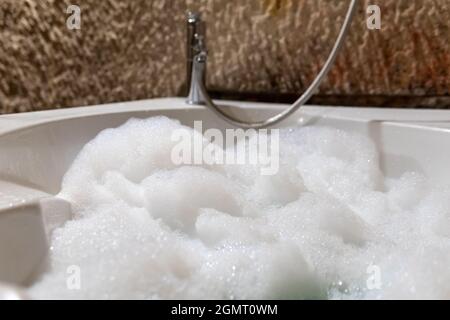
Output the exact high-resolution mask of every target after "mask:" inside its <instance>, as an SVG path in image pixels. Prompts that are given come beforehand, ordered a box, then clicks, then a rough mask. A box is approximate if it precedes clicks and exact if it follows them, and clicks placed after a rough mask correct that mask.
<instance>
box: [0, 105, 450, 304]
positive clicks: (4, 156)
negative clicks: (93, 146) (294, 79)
mask: <svg viewBox="0 0 450 320" xmlns="http://www.w3.org/2000/svg"><path fill="white" fill-rule="evenodd" d="M217 102H218V103H219V104H222V105H226V107H227V108H228V109H229V112H231V113H234V114H239V115H240V116H243V117H246V118H252V119H254V118H259V117H262V118H264V117H266V116H269V115H271V114H274V113H276V112H278V111H279V110H281V109H283V108H286V107H287V106H286V105H281V104H265V103H248V102H245V103H244V102H233V101H217ZM156 115H165V116H168V117H171V118H174V119H178V120H180V121H181V122H182V123H183V124H185V125H189V126H193V123H194V121H195V120H202V121H203V127H204V129H208V128H218V129H221V130H224V129H226V128H229V127H230V125H228V124H226V123H224V122H223V121H221V120H220V119H218V118H217V117H216V116H215V115H214V114H213V113H212V112H211V111H209V110H207V109H205V108H203V107H201V106H192V105H187V104H185V102H184V99H183V98H164V99H152V100H144V101H136V102H127V103H117V104H109V105H99V106H90V107H81V108H72V109H63V110H53V111H42V112H33V113H24V114H12V115H4V116H0V283H3V284H5V285H6V286H5V285H4V286H2V285H0V297H1V296H2V294H3V297H8V296H12V297H15V296H18V297H20V295H19V294H18V293H17V294H15V293H14V292H15V291H14V290H12V289H11V288H12V287H11V286H12V285H14V286H15V287H25V286H28V285H30V284H32V283H33V281H34V280H35V279H36V277H37V276H38V275H39V274H40V272H41V270H42V269H43V266H45V257H46V256H47V251H48V248H49V236H50V234H51V232H52V230H54V229H55V228H57V227H59V226H61V225H63V224H64V223H65V221H67V220H68V219H70V218H71V208H70V204H69V203H67V202H65V201H63V200H61V199H58V198H56V197H55V196H54V195H55V194H57V193H58V192H59V189H60V185H61V180H62V177H63V175H64V173H65V172H66V171H67V169H68V168H69V166H70V165H71V163H72V161H73V159H74V158H75V156H76V155H77V153H78V152H79V151H80V149H81V148H82V147H83V146H84V144H85V143H86V142H88V141H89V140H91V139H92V138H93V137H94V136H95V135H96V134H97V133H98V132H100V131H101V130H103V129H105V128H109V127H116V126H118V125H120V124H122V123H124V122H125V121H127V120H128V119H129V118H131V117H138V118H146V117H151V116H156ZM311 125H314V126H316V125H320V126H322V125H326V126H332V127H336V128H341V129H346V130H349V131H357V132H360V133H362V134H364V135H367V136H369V137H370V138H372V139H373V140H374V141H375V143H376V145H377V147H378V149H379V152H380V155H381V156H380V167H381V168H382V171H383V172H384V174H385V175H386V176H388V177H399V176H400V175H401V174H402V173H404V172H406V171H412V170H413V171H418V172H422V173H423V174H425V175H426V176H427V177H428V178H429V180H430V181H431V182H432V183H434V184H436V185H439V184H443V183H446V182H448V181H449V179H450V169H449V164H450V111H446V110H404V109H375V108H346V107H318V106H307V107H303V108H301V110H299V111H298V112H297V113H296V114H294V115H293V116H291V117H290V119H288V120H286V121H285V122H283V123H282V126H283V127H287V126H311ZM2 288H3V289H2ZM5 288H6V289H5Z"/></svg>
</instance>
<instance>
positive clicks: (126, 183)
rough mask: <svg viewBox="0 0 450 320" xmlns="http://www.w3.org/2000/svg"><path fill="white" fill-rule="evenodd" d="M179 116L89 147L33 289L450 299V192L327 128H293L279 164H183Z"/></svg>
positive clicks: (86, 293)
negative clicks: (383, 164) (176, 161)
mask: <svg viewBox="0 0 450 320" xmlns="http://www.w3.org/2000/svg"><path fill="white" fill-rule="evenodd" d="M179 127H180V124H178V123H177V122H175V121H172V120H169V119H167V118H162V117H160V118H151V119H147V120H130V121H129V122H127V123H126V124H124V125H123V126H121V127H119V128H117V129H108V130H105V131H103V132H102V133H100V134H99V135H98V136H97V137H96V138H95V139H94V140H93V141H91V142H90V143H88V144H87V145H86V146H85V147H84V149H83V150H82V151H81V153H80V154H79V156H78V157H77V159H76V160H75V162H74V163H73V165H72V167H71V168H70V170H69V171H68V172H67V174H66V176H65V178H64V181H63V188H62V192H61V194H60V197H62V198H64V199H67V200H69V201H71V202H72V203H73V204H74V211H75V219H74V220H73V221H70V222H68V223H67V224H66V225H65V226H64V227H63V228H60V229H58V230H56V231H55V232H54V234H53V239H52V250H51V257H50V262H51V268H50V270H49V271H48V273H47V274H45V276H44V277H43V278H42V279H41V280H40V281H39V282H37V283H36V284H35V285H34V286H32V287H31V288H30V294H31V296H32V297H34V298H57V299H61V298H62V299H66V298H67V299H70V298H87V299H90V298H107V299H108V298H119V299H129V298H130V299H131V298H137V299H164V298H209V299H210V298H219V299H221V298H224V299H228V298H241V299H246V298H252V299H259V298H447V299H448V298H450V268H449V265H450V209H449V208H450V190H438V191H434V190H432V189H431V188H430V186H428V185H427V181H426V179H425V178H424V177H422V176H420V175H419V174H417V173H406V174H405V175H403V176H402V177H401V178H400V179H386V178H385V177H383V175H382V173H381V172H380V169H379V167H378V163H379V162H378V154H377V151H376V150H375V147H374V145H373V144H372V143H371V141H369V140H367V139H365V138H364V137H361V136H358V135H355V134H351V133H347V132H344V131H339V130H335V129H329V128H316V127H310V128H300V129H294V130H293V129H290V130H284V131H282V133H281V145H280V154H281V159H280V170H279V173H278V174H277V175H275V176H261V175H260V174H259V170H257V169H255V167H253V166H227V165H223V166H206V165H205V166H196V167H193V166H179V167H176V166H174V165H172V162H171V161H170V152H171V149H172V147H173V145H174V142H172V141H171V139H170V137H171V132H172V131H173V130H174V129H176V128H179ZM71 265H76V266H79V267H80V271H81V283H80V284H81V287H80V290H69V289H68V288H67V285H66V284H67V280H68V277H69V276H70V275H69V274H68V273H67V267H68V266H71ZM369 266H376V268H378V269H376V270H379V271H380V274H379V279H378V280H380V281H381V286H380V289H376V288H375V289H373V288H372V289H373V290H370V288H369V287H370V286H368V281H371V280H373V278H370V277H371V276H373V274H371V271H372V270H373V269H368V267H369ZM368 271H369V273H368Z"/></svg>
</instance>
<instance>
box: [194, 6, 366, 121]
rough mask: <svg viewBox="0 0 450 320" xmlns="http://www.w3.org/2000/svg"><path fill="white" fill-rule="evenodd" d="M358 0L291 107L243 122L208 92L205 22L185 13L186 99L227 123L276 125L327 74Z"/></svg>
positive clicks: (310, 93)
mask: <svg viewBox="0 0 450 320" xmlns="http://www.w3.org/2000/svg"><path fill="white" fill-rule="evenodd" d="M357 4H358V0H350V1H349V6H348V10H347V13H346V15H345V19H344V22H343V23H342V26H341V30H340V31H339V34H338V37H337V39H336V42H335V43H334V45H333V48H332V50H331V52H330V54H329V55H328V58H327V60H326V61H325V63H324V65H323V66H322V68H321V69H320V72H319V73H318V74H317V76H316V77H315V78H314V81H313V82H312V83H311V84H310V85H309V87H308V88H306V90H305V91H304V92H303V94H302V95H301V96H300V97H299V98H298V99H297V101H295V102H294V103H293V104H292V105H291V106H290V107H288V108H286V109H285V110H283V111H281V112H280V113H278V114H276V115H274V116H272V117H270V118H268V119H265V120H258V121H253V122H249V121H244V120H241V119H239V118H237V117H236V116H232V115H230V114H228V113H227V112H225V111H224V110H222V108H220V107H219V106H217V105H216V104H215V102H214V101H213V100H212V99H211V98H210V96H209V95H208V91H207V89H206V85H205V75H206V60H207V56H208V52H207V51H206V46H205V25H204V24H203V22H202V20H201V18H200V15H199V14H198V13H192V12H190V13H188V17H187V27H188V32H187V87H188V88H189V94H188V98H187V100H186V102H187V103H189V104H200V105H205V106H206V107H208V108H209V109H211V110H212V111H213V112H214V113H216V114H217V115H218V116H219V117H220V118H222V119H223V120H225V121H227V122H229V123H230V124H232V125H234V126H238V127H243V128H264V127H268V126H272V125H274V124H277V123H278V122H280V121H282V120H284V119H286V118H287V117H289V116H290V115H291V114H293V113H294V112H296V111H297V110H298V109H299V108H300V107H301V106H303V105H304V104H305V103H306V102H307V101H308V100H309V99H310V98H311V96H312V95H313V94H314V93H315V92H316V91H317V89H318V88H319V86H320V84H321V83H322V81H323V79H324V78H325V77H326V75H327V74H328V72H329V71H330V69H331V67H332V66H333V64H334V61H335V59H336V57H337V55H338V53H339V51H340V49H341V47H342V45H343V44H344V40H345V37H346V36H347V33H348V31H349V28H350V25H351V22H352V19H353V16H354V14H355V12H356V8H357Z"/></svg>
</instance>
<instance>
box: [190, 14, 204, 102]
mask: <svg viewBox="0 0 450 320" xmlns="http://www.w3.org/2000/svg"><path fill="white" fill-rule="evenodd" d="M207 55H208V53H207V50H206V45H205V25H204V23H203V21H202V20H201V17H200V14H198V13H195V12H189V13H188V16H187V65H186V71H187V72H186V82H187V88H188V90H189V91H188V97H187V100H186V103H188V104H196V105H204V104H205V99H204V95H203V94H202V92H201V90H200V86H199V83H198V81H202V83H204V81H205V75H206V59H207Z"/></svg>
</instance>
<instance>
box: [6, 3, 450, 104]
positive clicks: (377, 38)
mask: <svg viewBox="0 0 450 320" xmlns="http://www.w3.org/2000/svg"><path fill="white" fill-rule="evenodd" d="M369 3H370V4H377V5H379V6H380V7H381V10H382V29H381V30H379V31H370V30H368V29H367V27H366V12H365V10H366V7H367V5H368V4H369ZM69 4H77V5H79V6H80V7H81V10H82V13H81V18H82V24H81V30H69V29H68V28H67V27H66V19H67V17H68V15H67V14H66V8H67V6H68V5H69ZM347 5H348V1H340V0H246V1H242V0H227V1H225V0H159V1H147V0H101V1H98V0H71V1H68V0H0V112H2V113H8V112H20V111H27V110H39V109H46V108H58V107H70V106H79V105H89V104H98V103H106V102H113V101H125V100H135V99H143V98H151V97H160V96H173V95H179V94H181V92H182V88H183V84H184V81H185V79H184V77H185V65H184V50H185V49H184V40H185V38H184V37H185V25H184V17H185V13H186V11H187V10H188V9H194V10H199V11H201V12H202V14H203V17H204V19H205V20H206V22H207V26H208V46H209V51H210V60H209V65H208V71H209V73H208V80H207V82H208V86H209V87H210V88H211V89H213V90H214V91H225V92H242V93H257V94H262V95H276V94H296V93H299V92H301V91H302V90H304V89H305V87H306V86H307V85H308V84H309V83H310V82H311V81H312V79H313V78H314V76H315V74H316V73H317V72H318V70H319V69H320V66H321V65H322V63H323V62H324V60H325V59H326V56H327V54H328V52H329V50H330V48H331V46H332V43H333V41H334V39H335V37H336V35H337V32H338V29H339V27H340V23H341V22H342V20H343V15H344V13H345V11H346V7H347ZM449 21H450V1H449V0H372V1H369V0H367V1H364V0H361V1H360V7H359V10H358V13H357V17H356V20H355V21H354V23H353V25H352V28H351V31H350V34H349V37H348V39H347V42H346V44H345V48H344V50H343V51H342V53H341V54H340V56H339V58H338V60H337V63H336V65H335V66H334V68H333V70H332V71H331V73H330V75H329V77H328V78H327V80H326V82H325V83H324V84H323V85H322V87H321V90H320V93H319V94H320V96H322V97H327V96H329V97H341V98H342V97H346V99H347V100H344V101H350V100H352V99H353V97H357V96H364V97H369V98H370V97H371V96H373V97H381V99H382V101H389V99H388V100H386V97H399V96H401V97H415V98H417V99H418V100H416V101H425V100H420V99H419V98H420V97H427V98H428V100H426V101H428V102H423V103H424V104H429V105H430V106H449V105H450V103H449V102H448V101H449V100H448V97H449V93H450V76H449V70H450V50H449V43H450V31H449ZM336 99H337V100H336V101H335V100H334V98H332V99H328V100H327V101H328V102H331V103H333V101H334V102H337V103H339V102H340V100H339V99H338V98H336ZM383 99H384V100H383ZM430 99H431V100H430ZM341 101H342V100H341ZM374 101H375V100H374ZM420 103H422V102H418V104H419V105H420Z"/></svg>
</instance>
